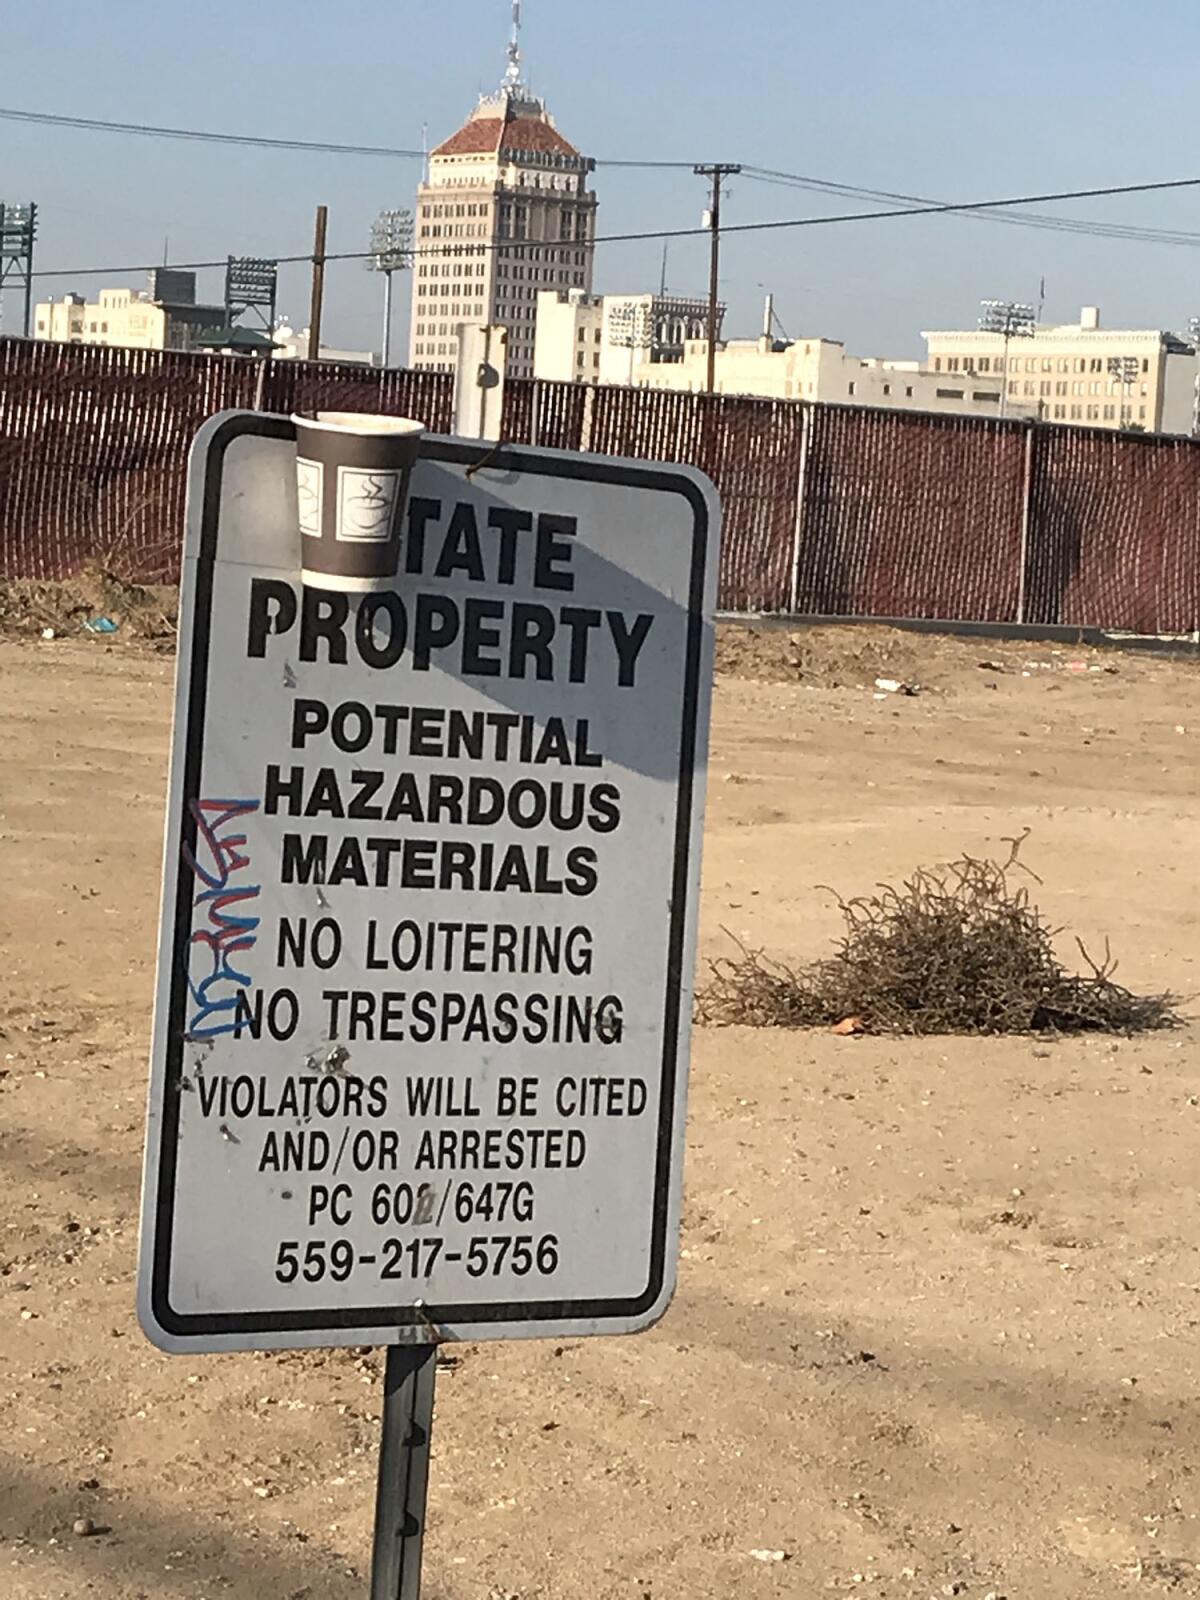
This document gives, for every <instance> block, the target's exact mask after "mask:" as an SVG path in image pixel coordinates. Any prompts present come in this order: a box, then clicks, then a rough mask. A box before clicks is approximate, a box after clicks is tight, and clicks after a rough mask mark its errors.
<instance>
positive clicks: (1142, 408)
mask: <svg viewBox="0 0 1200 1600" xmlns="http://www.w3.org/2000/svg"><path fill="white" fill-rule="evenodd" d="M1138 417H1139V419H1140V420H1141V421H1142V422H1145V420H1146V408H1145V406H1139V407H1138Z"/></svg>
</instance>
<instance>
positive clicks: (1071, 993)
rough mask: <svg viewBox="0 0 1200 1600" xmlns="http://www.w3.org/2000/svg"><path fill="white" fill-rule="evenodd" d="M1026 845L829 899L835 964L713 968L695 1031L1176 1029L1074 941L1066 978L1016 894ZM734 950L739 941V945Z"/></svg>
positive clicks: (749, 958)
mask: <svg viewBox="0 0 1200 1600" xmlns="http://www.w3.org/2000/svg"><path fill="white" fill-rule="evenodd" d="M1022 842H1023V841H1022V840H1016V841H1013V842H1012V843H1013V848H1012V853H1011V855H1010V857H1009V859H1008V860H1007V861H1006V862H1004V863H1002V864H1001V863H999V862H996V861H986V860H984V861H979V860H975V859H974V858H973V857H971V856H963V857H962V858H961V859H960V860H958V861H953V862H951V863H950V864H949V865H948V866H944V867H934V868H922V869H921V870H920V871H918V872H916V873H914V874H913V876H912V877H911V878H909V879H908V880H907V881H906V882H904V883H903V884H901V886H900V887H899V888H894V887H892V886H891V885H881V886H880V888H879V890H878V891H877V892H876V893H875V894H872V895H865V896H862V897H860V898H858V899H854V900H844V899H842V897H841V896H840V895H836V896H835V898H836V899H837V902H838V906H839V908H840V910H841V913H842V917H843V920H844V923H845V928H844V931H843V933H842V936H841V938H840V939H839V941H838V943H837V946H836V949H835V951H834V953H833V955H832V956H829V957H827V958H826V959H824V960H822V961H816V962H813V963H812V964H811V965H809V966H804V967H799V968H795V969H793V968H791V967H788V966H786V965H785V964H784V963H782V962H780V961H774V960H771V959H770V958H769V957H767V956H766V955H764V954H763V952H762V951H759V950H748V949H746V948H745V947H744V946H741V945H739V954H738V955H736V956H732V957H723V958H721V959H719V960H716V961H714V962H712V964H711V969H712V970H711V976H710V979H709V981H708V983H707V984H705V985H704V986H703V987H702V988H701V990H700V991H699V993H698V995H697V998H696V1014H697V1018H698V1020H699V1021H700V1022H707V1023H715V1024H742V1025H744V1026H749V1027H775V1028H817V1027H830V1026H835V1025H837V1024H842V1025H843V1031H847V1032H849V1031H858V1027H857V1026H856V1027H854V1028H851V1027H849V1026H847V1023H848V1019H853V1020H854V1022H855V1024H858V1025H860V1026H861V1029H862V1030H864V1031H866V1032H870V1033H890V1034H931V1033H965V1034H988V1033H1036V1032H1057V1033H1084V1032H1101V1033H1123V1034H1130V1033H1143V1032H1147V1031H1149V1030H1151V1029H1154V1028H1169V1027H1174V1026H1177V1025H1178V1024H1179V1023H1180V1021H1181V1018H1180V1017H1179V1015H1178V1013H1177V1012H1176V1010H1175V1006H1176V1004H1177V998H1176V996H1174V995H1170V994H1157V995H1136V994H1133V993H1131V992H1130V991H1129V990H1128V989H1125V988H1123V987H1122V986H1121V985H1120V984H1119V983H1115V982H1114V981H1113V973H1114V972H1115V971H1116V962H1115V961H1114V959H1113V958H1112V955H1111V953H1110V952H1109V949H1108V945H1107V943H1106V944H1105V951H1104V960H1103V962H1102V963H1098V962H1096V961H1093V960H1092V958H1091V957H1090V956H1089V955H1088V953H1087V951H1086V949H1084V946H1083V944H1082V942H1081V941H1079V940H1076V943H1077V944H1078V945H1079V949H1080V952H1081V954H1082V956H1083V959H1084V961H1085V962H1086V963H1087V966H1088V968H1089V970H1088V971H1087V972H1085V973H1072V972H1068V971H1067V969H1066V968H1065V967H1064V966H1063V965H1062V964H1061V962H1060V961H1059V960H1058V958H1057V957H1056V955H1055V953H1054V938H1055V935H1056V933H1057V932H1058V931H1059V930H1057V929H1054V928H1051V927H1050V926H1049V925H1048V924H1047V923H1046V922H1045V921H1044V920H1043V918H1042V915H1041V913H1040V912H1039V911H1038V909H1037V907H1036V906H1035V905H1033V904H1032V903H1031V901H1030V898H1029V892H1028V890H1027V889H1026V888H1025V887H1024V886H1015V885H1014V884H1013V883H1012V882H1011V881H1010V879H1011V875H1012V873H1013V872H1014V870H1015V869H1020V870H1023V871H1024V870H1027V869H1025V868H1023V867H1022V866H1021V863H1020V862H1019V861H1018V860H1017V855H1018V851H1019V848H1020V844H1021V843H1022ZM736 942H737V941H735V943H736Z"/></svg>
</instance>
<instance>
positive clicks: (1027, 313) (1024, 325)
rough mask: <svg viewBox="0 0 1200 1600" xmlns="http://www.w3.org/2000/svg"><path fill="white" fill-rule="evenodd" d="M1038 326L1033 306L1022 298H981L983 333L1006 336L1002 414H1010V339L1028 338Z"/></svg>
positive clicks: (980, 309) (980, 325)
mask: <svg viewBox="0 0 1200 1600" xmlns="http://www.w3.org/2000/svg"><path fill="white" fill-rule="evenodd" d="M1036 326H1037V321H1036V318H1035V316H1034V311H1033V307H1032V306H1031V305H1026V304H1025V303H1024V301H1021V300H981V301H980V302H979V329H980V332H981V333H999V334H1002V335H1003V337H1004V382H1003V383H1002V384H1001V386H1000V415H1001V416H1002V417H1005V416H1007V415H1008V341H1009V340H1010V339H1013V338H1018V339H1028V338H1029V337H1030V335H1031V334H1032V333H1033V330H1034V328H1035V327H1036Z"/></svg>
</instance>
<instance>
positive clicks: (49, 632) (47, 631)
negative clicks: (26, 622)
mask: <svg viewBox="0 0 1200 1600" xmlns="http://www.w3.org/2000/svg"><path fill="white" fill-rule="evenodd" d="M54 636H55V635H54V629H53V628H43V629H42V638H43V639H53V638H54Z"/></svg>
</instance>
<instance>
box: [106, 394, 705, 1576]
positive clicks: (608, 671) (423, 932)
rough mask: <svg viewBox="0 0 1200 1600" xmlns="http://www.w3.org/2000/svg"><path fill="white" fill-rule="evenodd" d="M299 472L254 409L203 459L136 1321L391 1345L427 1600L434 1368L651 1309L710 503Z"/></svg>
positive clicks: (386, 1473) (464, 470) (209, 434)
mask: <svg viewBox="0 0 1200 1600" xmlns="http://www.w3.org/2000/svg"><path fill="white" fill-rule="evenodd" d="M364 431H369V430H364ZM306 437H307V435H306ZM356 448H361V441H359V443H358V444H356ZM306 451H307V452H308V453H301V454H298V447H297V432H296V426H295V424H294V423H292V422H290V421H288V420H287V419H286V418H283V417H274V416H268V415H263V414H262V413H256V412H231V413H225V414H224V415H222V416H218V417H215V418H213V419H212V420H211V421H210V422H209V423H207V424H206V425H205V427H204V429H203V430H202V432H201V434H200V436H199V438H198V440H197V442H196V445H195V448H194V450H193V456H192V467H191V478H190V482H189V497H188V525H187V537H186V544H185V551H184V581H183V586H182V591H181V602H180V648H179V656H178V663H177V685H176V695H177V698H176V712H175V728H174V738H173V744H172V756H171V780H170V790H169V796H168V807H167V818H168V820H167V837H166V846H165V859H164V875H163V895H162V911H161V933H160V958H159V969H158V989H157V996H156V1003H155V1022H154V1044H153V1052H152V1066H151V1088H150V1109H149V1121H148V1128H147V1140H146V1168H145V1179H144V1185H143V1200H142V1241H141V1257H140V1268H139V1307H138V1310H139V1316H140V1318H141V1322H142V1326H143V1327H144V1328H145V1330H146V1332H147V1333H148V1335H149V1336H150V1338H151V1339H152V1340H153V1341H154V1342H155V1343H156V1344H158V1345H159V1346H160V1347H161V1348H163V1349H165V1350H168V1351H172V1352H177V1353H181V1354H195V1353H199V1352H205V1351H224V1350H273V1349H292V1348H301V1347H315V1346H322V1345H325V1346H328V1345H360V1344H367V1345H374V1346H386V1347H387V1348H388V1358H387V1380H386V1386H385V1390H386V1392H385V1400H384V1437H383V1447H382V1451H381V1458H380V1475H379V1500H378V1510H379V1518H378V1527H377V1531H376V1546H375V1557H374V1576H373V1583H374V1588H373V1591H372V1593H373V1596H374V1600H410V1597H413V1596H415V1595H416V1593H417V1583H418V1573H419V1566H420V1541H421V1534H422V1532H423V1528H424V1521H425V1513H424V1505H425V1488H426V1483H427V1477H428V1467H429V1434H430V1426H431V1419H432V1408H433V1382H434V1368H435V1363H436V1350H437V1347H438V1345H439V1343H441V1342H443V1341H445V1340H449V1339H512V1338H538V1337H570V1336H579V1335H587V1334H602V1333H634V1332H637V1331H639V1330H641V1329H644V1328H647V1327H649V1326H650V1325H651V1324H652V1323H653V1322H655V1321H656V1320H657V1319H658V1318H659V1317H660V1316H661V1315H662V1314H663V1312H664V1311H665V1309H666V1307H667V1305H668V1303H669V1302H670V1299H671V1295H672V1294H673V1292H674V1284H675V1273H676V1265H677V1260H678V1253H679V1214H680V1200H681V1189H682V1156H683V1139H684V1117H685V1111H686V1096H687V1064H688V1050H689V1042H690V1037H689V1036H690V1022H691V984H692V973H693V970H694V965H695V940H696V908H697V900H698V895H699V871H700V857H699V844H700V837H701V831H702V817H703V800H704V787H705V784H704V779H705V764H706V746H707V728H708V706H709V695H710V690H711V676H712V648H713V624H712V617H713V608H714V604H715V591H716V572H717V527H718V519H719V512H718V508H717V504H716V497H715V495H714V493H713V490H712V487H711V485H710V484H709V483H708V482H707V480H705V479H704V478H702V477H701V476H700V475H699V474H697V473H695V472H692V471H691V470H689V469H685V468H676V467H667V466H663V465H660V464H655V463H648V462H634V461H621V460H616V459H613V458H604V457H592V456H587V455H583V454H578V453H572V454H569V453H567V452H559V451H542V450H531V449H520V448H515V447H512V446H507V445H499V444H498V445H488V444H486V443H482V444H481V443H479V442H477V441H476V442H470V441H467V440H464V439H446V438H436V437H428V436H427V437H425V438H423V439H422V440H421V442H420V453H419V455H417V456H416V459H415V465H412V459H413V457H412V456H410V457H409V458H408V464H407V465H406V466H405V467H404V469H403V473H401V472H400V471H398V470H397V471H395V472H393V471H391V470H390V469H382V468H380V467H378V466H377V465H375V466H372V465H365V466H364V465H363V464H362V461H361V460H359V459H356V458H355V459H349V460H345V459H343V460H339V459H338V457H337V455H336V453H335V454H333V455H326V456H325V457H322V458H319V459H310V456H311V455H312V454H314V453H318V454H319V452H316V449H315V446H313V445H312V444H309V445H307V446H306ZM410 474H411V476H410ZM333 506H336V507H337V516H336V518H331V517H330V516H329V515H328V512H329V508H330V507H333ZM322 507H324V508H325V514H323V513H322ZM343 538H345V539H347V540H348V541H351V542H352V545H353V549H352V551H351V552H346V551H342V552H340V553H339V551H338V544H339V542H340V541H341V540H343ZM371 540H375V541H376V543H377V544H378V542H380V541H382V542H383V543H385V544H386V546H387V550H388V552H389V554H388V557H387V562H382V558H381V556H380V552H379V550H378V549H375V550H373V551H371V550H368V551H367V553H366V558H365V559H366V560H369V561H371V562H373V563H375V564H376V565H377V566H379V565H382V566H383V567H384V568H386V572H387V573H389V574H391V575H390V576H389V575H382V574H381V573H380V572H379V571H377V572H376V573H375V574H374V575H373V576H372V577H371V579H370V580H369V581H368V582H367V584H366V586H364V585H363V583H362V582H361V581H360V579H359V578H357V577H353V578H352V580H351V581H350V582H348V583H346V584H344V585H342V586H341V587H339V586H338V585H339V584H341V582H342V570H343V569H342V568H340V567H339V566H338V564H337V563H338V562H341V561H346V562H349V561H351V560H353V561H355V562H358V563H359V565H360V567H361V566H362V565H363V564H364V555H363V551H362V548H361V547H362V544H363V543H364V542H366V541H371ZM317 541H320V546H321V548H320V551H318V549H317ZM302 549H303V551H304V555H303V558H302V553H301V552H302ZM318 555H320V556H321V558H322V559H326V558H332V557H336V559H334V560H333V561H332V565H330V566H325V567H322V566H321V565H320V564H319V562H318V561H317V560H316V557H317V556H318ZM393 557H394V560H393V559H392V558H393ZM302 570H303V572H304V576H303V577H302ZM347 570H348V571H350V572H353V571H354V569H353V568H352V567H351V568H348V569H347ZM335 577H336V578H337V582H336V583H335V581H334V579H335ZM355 585H357V587H355Z"/></svg>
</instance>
